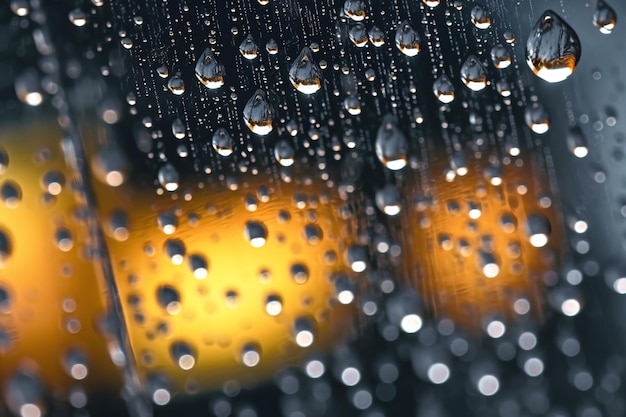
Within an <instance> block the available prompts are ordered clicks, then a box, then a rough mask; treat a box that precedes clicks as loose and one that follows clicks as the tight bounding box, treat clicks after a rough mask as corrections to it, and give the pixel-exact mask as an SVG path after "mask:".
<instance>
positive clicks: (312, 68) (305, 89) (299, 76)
mask: <svg viewBox="0 0 626 417" xmlns="http://www.w3.org/2000/svg"><path fill="white" fill-rule="evenodd" d="M289 81H291V84H292V85H293V86H294V87H295V88H296V90H298V91H300V92H301V93H304V94H313V93H315V92H316V91H318V90H319V89H320V88H322V70H321V69H320V67H319V66H318V65H317V63H316V62H315V61H314V60H313V51H311V48H309V47H308V46H305V47H304V48H302V50H301V51H300V54H298V56H297V57H296V59H295V60H294V62H293V64H291V68H290V69H289Z"/></svg>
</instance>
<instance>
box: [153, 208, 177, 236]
mask: <svg viewBox="0 0 626 417" xmlns="http://www.w3.org/2000/svg"><path fill="white" fill-rule="evenodd" d="M157 223H158V225H159V229H161V230H162V231H163V233H165V234H166V235H171V234H173V233H174V232H176V229H177V228H178V217H177V216H176V214H175V213H173V212H169V211H168V212H163V213H159V214H158V215H157Z"/></svg>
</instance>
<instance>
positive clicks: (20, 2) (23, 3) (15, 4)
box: [11, 0, 30, 16]
mask: <svg viewBox="0 0 626 417" xmlns="http://www.w3.org/2000/svg"><path fill="white" fill-rule="evenodd" d="M11 11H13V13H15V14H16V15H17V16H27V15H28V13H30V2H29V1H28V0H11Z"/></svg>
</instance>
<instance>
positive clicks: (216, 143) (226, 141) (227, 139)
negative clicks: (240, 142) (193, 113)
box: [211, 127, 235, 156]
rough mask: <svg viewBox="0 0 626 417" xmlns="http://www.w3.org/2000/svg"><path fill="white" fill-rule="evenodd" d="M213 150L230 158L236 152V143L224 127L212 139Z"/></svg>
mask: <svg viewBox="0 0 626 417" xmlns="http://www.w3.org/2000/svg"><path fill="white" fill-rule="evenodd" d="M211 144H212V145H213V149H215V152H217V153H218V155H221V156H230V155H232V154H233V152H234V151H235V141H234V139H233V138H232V137H231V136H230V133H228V131H227V130H226V129H224V128H223V127H220V128H218V129H217V130H216V131H215V133H214V134H213V138H212V139H211Z"/></svg>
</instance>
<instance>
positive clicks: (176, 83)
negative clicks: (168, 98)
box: [167, 74, 185, 96]
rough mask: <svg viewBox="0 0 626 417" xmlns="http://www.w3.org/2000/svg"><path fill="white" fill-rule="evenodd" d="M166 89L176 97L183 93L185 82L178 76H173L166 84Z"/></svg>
mask: <svg viewBox="0 0 626 417" xmlns="http://www.w3.org/2000/svg"><path fill="white" fill-rule="evenodd" d="M167 88H168V89H169V90H170V91H171V92H172V94H175V95H177V96H180V95H182V94H183V93H184V92H185V82H184V81H183V79H182V78H181V76H180V74H175V75H174V76H173V77H171V78H170V79H169V80H168V82H167Z"/></svg>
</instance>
